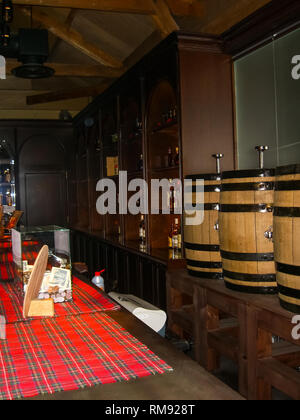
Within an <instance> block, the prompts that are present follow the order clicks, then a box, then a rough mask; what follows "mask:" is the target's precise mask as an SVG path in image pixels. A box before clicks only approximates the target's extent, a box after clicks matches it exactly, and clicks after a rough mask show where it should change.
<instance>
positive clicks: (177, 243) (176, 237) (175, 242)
mask: <svg viewBox="0 0 300 420" xmlns="http://www.w3.org/2000/svg"><path fill="white" fill-rule="evenodd" d="M172 248H173V249H174V250H175V251H178V250H179V249H181V232H180V226H179V219H175V222H174V228H173V234H172Z"/></svg>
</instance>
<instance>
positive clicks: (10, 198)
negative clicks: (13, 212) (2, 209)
mask: <svg viewBox="0 0 300 420" xmlns="http://www.w3.org/2000/svg"><path fill="white" fill-rule="evenodd" d="M6 205H7V206H9V207H12V205H13V202H12V196H11V193H10V190H7V191H6Z"/></svg>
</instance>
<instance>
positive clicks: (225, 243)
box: [220, 171, 277, 294]
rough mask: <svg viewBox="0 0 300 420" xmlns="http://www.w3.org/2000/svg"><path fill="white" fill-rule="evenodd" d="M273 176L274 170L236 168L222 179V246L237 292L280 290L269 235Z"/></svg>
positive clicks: (231, 285) (226, 273)
mask: <svg viewBox="0 0 300 420" xmlns="http://www.w3.org/2000/svg"><path fill="white" fill-rule="evenodd" d="M250 173H251V175H252V176H248V174H250ZM271 175H273V173H272V171H236V172H231V173H224V175H223V178H222V187H221V198H220V248H221V256H222V262H223V270H224V279H225V283H226V286H227V287H228V288H230V289H233V290H236V291H241V292H246V293H261V294H265V293H276V290H277V283H276V278H275V264H274V247H273V244H272V241H270V240H268V239H266V237H265V233H266V231H268V229H270V228H271V226H272V224H273V215H272V210H273V202H274V177H273V176H271ZM229 176H230V177H229Z"/></svg>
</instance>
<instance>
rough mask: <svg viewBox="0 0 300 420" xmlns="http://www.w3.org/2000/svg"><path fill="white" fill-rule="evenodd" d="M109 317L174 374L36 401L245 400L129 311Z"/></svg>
mask: <svg viewBox="0 0 300 420" xmlns="http://www.w3.org/2000/svg"><path fill="white" fill-rule="evenodd" d="M109 315H110V316H111V317H112V318H113V319H115V320H116V321H117V322H118V323H119V324H120V325H122V326H123V327H124V328H126V329H127V331H129V332H130V333H131V334H132V335H134V336H135V337H136V338H137V339H139V340H140V341H141V342H142V343H144V344H145V345H147V346H148V347H149V348H150V349H151V350H152V351H153V352H154V353H155V354H156V355H157V356H159V357H161V358H162V359H163V360H164V361H165V362H167V363H168V364H169V365H170V366H172V367H173V369H174V372H172V373H167V374H164V375H156V376H149V377H147V378H141V379H137V380H134V381H130V382H122V383H115V384H108V385H99V386H95V387H93V388H85V389H82V390H78V391H71V392H60V393H56V394H53V395H40V396H39V397H36V398H33V399H34V400H91V399H95V400H154V401H155V400H172V401H173V400H174V401H175V400H242V397H241V396H240V395H238V394H237V393H236V392H234V391H233V390H231V389H230V388H229V387H228V386H227V385H224V384H223V383H222V382H220V381H219V380H218V379H216V378H215V377H214V376H212V375H211V374H209V373H208V372H206V371H205V370H204V369H203V368H202V367H200V366H199V365H198V364H197V363H196V362H194V361H193V360H192V359H190V358H189V357H187V356H186V355H185V354H183V353H182V352H180V351H178V350H177V349H176V348H175V347H174V346H173V345H172V344H170V343H169V342H168V341H167V340H165V339H163V338H162V337H160V336H159V335H158V334H156V333H154V332H153V331H152V330H151V329H150V328H149V327H147V326H146V325H144V324H143V323H142V322H141V321H139V320H138V319H137V318H135V317H134V316H133V315H131V314H130V313H128V312H127V311H126V310H123V309H122V310H121V311H118V312H112V313H109ZM99 339H101V337H99Z"/></svg>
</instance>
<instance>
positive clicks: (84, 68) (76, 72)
mask: <svg viewBox="0 0 300 420" xmlns="http://www.w3.org/2000/svg"><path fill="white" fill-rule="evenodd" d="M20 65H21V63H19V62H18V61H17V60H7V62H6V73H7V75H9V74H10V73H11V71H12V70H13V69H14V68H16V67H19V66H20ZM46 65H47V66H48V67H51V68H52V69H54V70H55V75H54V76H56V77H103V78H107V79H117V78H119V77H121V76H122V74H123V73H124V72H125V71H126V68H122V69H113V68H111V67H104V66H98V65H89V64H83V65H82V64H80V65H79V64H62V63H46Z"/></svg>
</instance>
